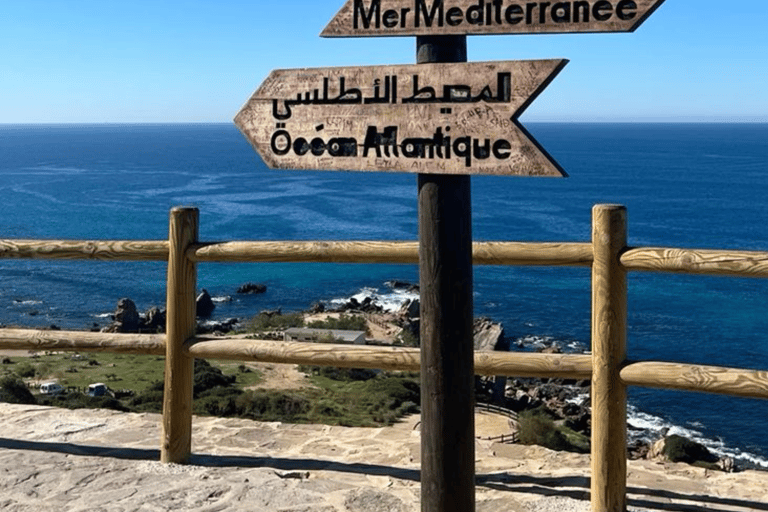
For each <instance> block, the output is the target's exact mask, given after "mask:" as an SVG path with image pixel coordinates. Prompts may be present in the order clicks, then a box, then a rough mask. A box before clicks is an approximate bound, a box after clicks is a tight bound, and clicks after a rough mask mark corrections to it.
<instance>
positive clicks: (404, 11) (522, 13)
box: [352, 0, 638, 30]
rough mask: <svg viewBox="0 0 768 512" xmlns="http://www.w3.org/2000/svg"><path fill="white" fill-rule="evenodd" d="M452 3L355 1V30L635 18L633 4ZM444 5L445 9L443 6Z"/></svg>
mask: <svg viewBox="0 0 768 512" xmlns="http://www.w3.org/2000/svg"><path fill="white" fill-rule="evenodd" d="M450 1H451V0H431V1H430V0H414V2H413V7H412V8H411V7H402V8H400V9H384V10H382V8H381V0H367V1H366V0H355V2H354V14H353V17H352V26H353V28H355V29H360V30H366V29H381V28H400V29H406V28H408V29H410V28H421V27H426V28H431V27H445V26H450V27H458V26H461V25H483V26H494V25H496V26H504V25H512V26H514V25H521V24H523V25H548V24H551V23H555V24H559V23H591V22H592V21H596V22H608V21H611V20H612V19H614V18H615V19H618V20H621V21H629V20H632V19H634V18H635V17H637V14H638V13H637V9H638V7H637V2H635V1H634V0H618V1H615V2H614V1H610V0H597V1H594V0H590V1H587V0H581V1H578V0H577V1H572V2H508V1H507V0H477V1H476V3H473V4H472V5H470V6H469V7H467V8H466V9H462V8H461V7H458V6H451V5H450ZM446 4H447V5H446Z"/></svg>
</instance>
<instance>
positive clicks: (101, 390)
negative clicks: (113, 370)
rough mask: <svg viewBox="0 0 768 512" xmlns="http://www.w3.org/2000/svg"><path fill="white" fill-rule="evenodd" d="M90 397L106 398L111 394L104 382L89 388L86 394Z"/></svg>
mask: <svg viewBox="0 0 768 512" xmlns="http://www.w3.org/2000/svg"><path fill="white" fill-rule="evenodd" d="M86 394H87V395H88V396H104V395H107V394H109V389H108V388H107V385H106V384H104V383H103V382H96V383H95V384H91V385H89V386H88V391H87V392H86Z"/></svg>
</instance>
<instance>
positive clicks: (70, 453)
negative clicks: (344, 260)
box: [0, 403, 768, 512]
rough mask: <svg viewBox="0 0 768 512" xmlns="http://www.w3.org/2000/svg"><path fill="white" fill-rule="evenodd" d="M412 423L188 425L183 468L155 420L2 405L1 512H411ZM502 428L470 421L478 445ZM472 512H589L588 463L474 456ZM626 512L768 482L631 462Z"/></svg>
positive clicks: (496, 420)
mask: <svg viewBox="0 0 768 512" xmlns="http://www.w3.org/2000/svg"><path fill="white" fill-rule="evenodd" d="M418 420H419V418H418V416H412V417H409V418H407V420H406V421H403V422H401V423H399V424H398V425H395V426H394V427H387V428H373V429H366V428H345V427H329V426H321V425H288V424H281V423H260V422H254V421H247V420H239V419H223V418H207V417H206V418H197V417H196V418H195V419H194V422H193V452H194V455H193V457H192V461H191V464H189V465H183V466H182V465H175V464H162V463H160V462H157V461H158V460H159V450H158V448H157V447H158V445H159V436H160V416H159V415H157V414H133V413H118V412H112V411H106V410H80V411H69V410H62V409H55V408H50V407H41V406H24V405H11V404H3V403H0V432H2V433H1V434H0V474H2V477H0V510H9V511H38V510H56V511H79V510H82V511H86V510H87V511H123V510H141V511H154V510H158V511H160V510H163V511H165V510H183V511H220V510H246V511H250V510H253V511H276V512H310V511H312V512H314V511H319V512H379V511H385V512H386V511H392V512H415V511H418V510H419V509H420V506H419V493H420V488H419V435H420V434H419V430H418ZM508 428H509V424H508V421H507V420H506V418H503V417H498V416H496V415H492V414H489V413H478V416H477V433H478V435H485V434H488V435H492V434H497V433H499V432H500V431H502V432H503V431H505V430H507V429H508ZM476 459H477V460H476V473H477V487H476V499H477V511H478V512H534V511H536V512H547V511H558V512H567V511H571V512H581V511H587V510H589V504H588V501H587V500H588V490H589V480H588V472H589V459H588V457H587V456H585V455H577V454H570V453H558V452H552V451H549V450H546V449H544V448H540V447H525V446H519V445H501V444H498V443H493V442H491V441H483V440H478V441H477V443H476ZM629 504H630V510H651V511H691V512H705V511H706V512H721V511H747V510H753V511H768V473H759V472H749V471H746V472H742V473H733V474H725V473H715V472H711V471H705V470H703V469H698V468H693V467H689V466H686V465H677V464H668V463H667V464H659V463H654V462H650V461H632V462H630V464H629Z"/></svg>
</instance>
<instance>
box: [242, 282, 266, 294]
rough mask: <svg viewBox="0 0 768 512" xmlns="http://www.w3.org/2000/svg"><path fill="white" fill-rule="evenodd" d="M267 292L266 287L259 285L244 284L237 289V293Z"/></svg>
mask: <svg viewBox="0 0 768 512" xmlns="http://www.w3.org/2000/svg"><path fill="white" fill-rule="evenodd" d="M266 291H267V285H265V284H261V283H245V284H244V285H242V286H240V288H238V289H237V293H245V294H256V293H264V292H266Z"/></svg>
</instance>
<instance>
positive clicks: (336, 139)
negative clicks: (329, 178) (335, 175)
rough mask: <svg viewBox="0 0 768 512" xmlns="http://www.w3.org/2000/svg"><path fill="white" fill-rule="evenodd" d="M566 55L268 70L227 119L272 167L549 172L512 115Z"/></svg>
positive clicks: (550, 165)
mask: <svg viewBox="0 0 768 512" xmlns="http://www.w3.org/2000/svg"><path fill="white" fill-rule="evenodd" d="M566 63H567V61H566V60H564V59H550V60H528V61H494V62H473V63H462V62H451V63H430V64H419V65H390V66H361V67H332V68H304V69H277V70H274V71H272V73H270V75H269V76H268V77H267V79H266V80H265V81H264V82H263V83H262V84H261V86H260V87H259V88H258V89H257V90H256V92H255V93H254V94H253V95H252V96H251V98H250V99H249V100H248V102H247V103H246V104H245V106H243V108H242V109H241V110H240V112H239V113H238V114H237V116H236V117H235V124H236V125H237V127H238V128H239V129H240V131H241V132H242V133H243V135H244V136H245V137H246V139H247V140H248V141H249V142H250V143H251V144H252V145H253V147H254V149H255V150H256V151H257V152H258V153H259V155H261V157H262V159H263V160H264V162H265V163H266V164H267V165H268V166H269V167H271V168H275V169H307V170H337V171H384V172H410V173H430V174H432V173H434V174H495V175H520V176H554V177H559V176H563V175H564V171H563V170H562V168H560V166H559V165H558V164H557V163H556V162H555V161H554V160H553V159H552V157H551V156H550V155H549V154H547V152H546V151H545V150H544V149H543V148H542V147H541V146H540V145H539V144H538V143H537V142H536V141H535V140H534V139H533V138H532V137H531V136H530V134H529V133H528V132H527V131H526V130H525V129H524V128H523V127H522V126H521V125H520V123H519V121H518V117H519V116H520V115H521V114H522V113H523V112H524V111H525V109H526V108H527V107H528V106H529V105H530V104H531V102H533V100H534V99H535V98H536V97H537V96H538V95H539V94H540V93H541V92H542V91H543V90H544V89H545V88H546V87H547V85H548V84H549V83H550V82H551V81H552V80H553V79H554V78H555V76H557V74H558V73H559V72H560V71H561V70H562V69H563V67H564V66H565V65H566Z"/></svg>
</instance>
